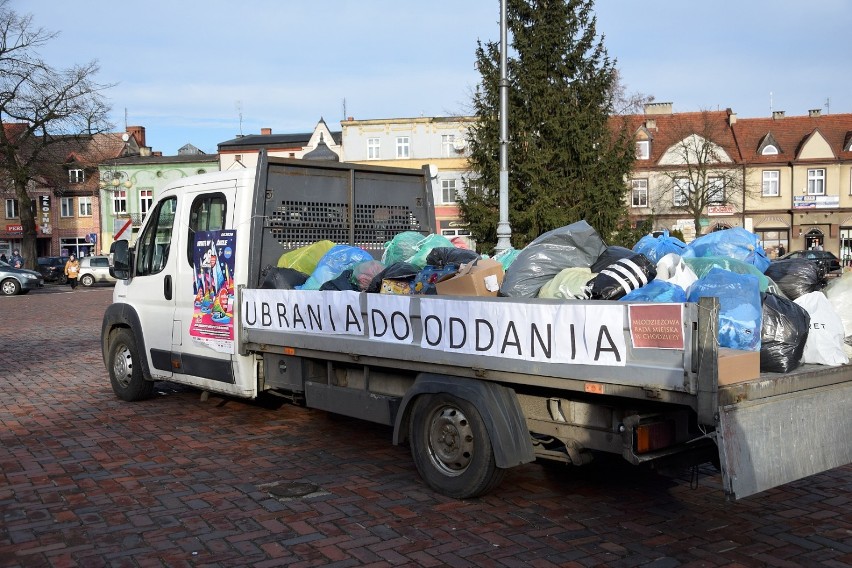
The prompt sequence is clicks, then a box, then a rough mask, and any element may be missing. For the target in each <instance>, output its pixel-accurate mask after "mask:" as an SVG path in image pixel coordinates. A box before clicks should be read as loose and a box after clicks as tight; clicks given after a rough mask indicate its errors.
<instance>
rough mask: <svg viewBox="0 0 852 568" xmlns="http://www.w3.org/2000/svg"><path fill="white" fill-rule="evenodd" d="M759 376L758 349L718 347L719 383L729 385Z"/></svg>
mask: <svg viewBox="0 0 852 568" xmlns="http://www.w3.org/2000/svg"><path fill="white" fill-rule="evenodd" d="M759 376H760V351H739V350H737V349H728V348H725V347H720V348H719V384H720V385H730V384H732V383H741V382H743V381H750V380H752V379H756V378H758V377H759Z"/></svg>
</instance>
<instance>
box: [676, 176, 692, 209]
mask: <svg viewBox="0 0 852 568" xmlns="http://www.w3.org/2000/svg"><path fill="white" fill-rule="evenodd" d="M691 194H692V183H691V182H690V181H689V179H688V178H677V179H676V180H674V202H673V204H674V206H675V207H686V206H687V205H688V204H689V196H690V195H691Z"/></svg>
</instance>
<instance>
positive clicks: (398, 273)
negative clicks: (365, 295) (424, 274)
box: [365, 261, 420, 294]
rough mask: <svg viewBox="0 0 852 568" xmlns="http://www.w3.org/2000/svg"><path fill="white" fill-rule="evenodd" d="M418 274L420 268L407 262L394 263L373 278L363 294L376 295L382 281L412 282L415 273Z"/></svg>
mask: <svg viewBox="0 0 852 568" xmlns="http://www.w3.org/2000/svg"><path fill="white" fill-rule="evenodd" d="M418 272H420V268H419V267H417V266H415V265H413V264H410V263H408V262H402V261H399V262H394V263H393V264H391V265H390V266H388V267H387V268H385V269H384V270H382V271H381V272H379V273H378V274H376V275H375V276H373V279H372V280H371V281H370V285H369V286H368V287H367V289H366V290H365V292H370V293H371V294H378V293H379V291H381V289H382V280H384V279H388V280H409V281H411V280H414V277H415V276H417V273H418Z"/></svg>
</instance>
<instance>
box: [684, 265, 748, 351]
mask: <svg viewBox="0 0 852 568" xmlns="http://www.w3.org/2000/svg"><path fill="white" fill-rule="evenodd" d="M713 296H715V297H717V298H719V346H720V347H729V348H731V349H740V350H743V351H760V336H761V326H762V324H763V308H762V306H761V303H760V285H759V283H758V280H757V276H755V275H753V274H737V273H736V272H731V271H729V270H725V269H724V268H711V269H710V271H709V272H708V273H707V275H706V276H705V277H704V278H699V279H698V280H696V281H695V282H694V283H693V284H692V286H690V287H689V290H688V291H687V294H686V297H687V300H688V301H690V302H698V300H699V298H704V297H713Z"/></svg>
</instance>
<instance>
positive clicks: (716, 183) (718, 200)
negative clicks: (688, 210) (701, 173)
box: [707, 177, 725, 205]
mask: <svg viewBox="0 0 852 568" xmlns="http://www.w3.org/2000/svg"><path fill="white" fill-rule="evenodd" d="M707 203H708V204H710V205H724V204H725V182H724V181H723V180H722V178H717V177H711V178H707Z"/></svg>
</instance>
